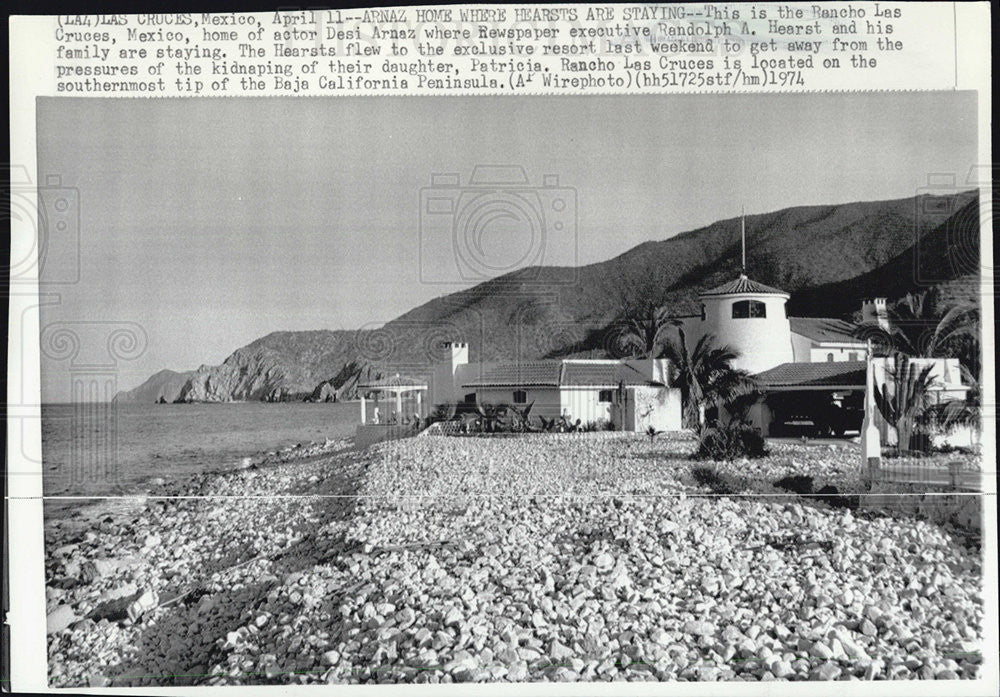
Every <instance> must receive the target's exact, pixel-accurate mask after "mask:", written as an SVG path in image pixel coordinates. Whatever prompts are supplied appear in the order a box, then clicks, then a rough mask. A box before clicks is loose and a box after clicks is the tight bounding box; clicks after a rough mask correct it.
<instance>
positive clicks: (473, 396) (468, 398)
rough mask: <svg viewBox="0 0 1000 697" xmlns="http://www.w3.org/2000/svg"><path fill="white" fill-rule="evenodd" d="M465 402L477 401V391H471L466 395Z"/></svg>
mask: <svg viewBox="0 0 1000 697" xmlns="http://www.w3.org/2000/svg"><path fill="white" fill-rule="evenodd" d="M465 403H466V404H475V403H476V393H475V392H470V393H469V394H467V395H465Z"/></svg>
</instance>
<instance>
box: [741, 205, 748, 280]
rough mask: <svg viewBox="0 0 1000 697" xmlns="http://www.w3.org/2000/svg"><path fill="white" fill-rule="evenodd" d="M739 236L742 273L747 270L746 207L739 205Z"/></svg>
mask: <svg viewBox="0 0 1000 697" xmlns="http://www.w3.org/2000/svg"><path fill="white" fill-rule="evenodd" d="M740 238H741V239H742V241H743V274H744V275H746V272H747V208H746V205H742V206H740Z"/></svg>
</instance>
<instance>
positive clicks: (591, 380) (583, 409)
mask: <svg viewBox="0 0 1000 697" xmlns="http://www.w3.org/2000/svg"><path fill="white" fill-rule="evenodd" d="M445 354H446V355H445V360H444V361H442V362H441V363H440V364H439V365H438V366H436V368H435V370H434V380H433V388H434V389H433V395H432V399H433V402H434V404H446V403H456V402H464V403H467V404H514V405H523V406H527V405H528V404H531V405H532V407H531V415H532V416H536V417H537V416H543V417H545V418H548V419H552V418H558V417H561V416H564V417H566V418H567V419H569V420H570V421H572V422H576V421H577V420H579V421H580V422H581V423H583V424H585V423H588V422H594V423H606V422H610V423H612V424H614V426H615V427H616V428H617V429H619V430H626V431H638V430H645V429H646V428H648V427H649V426H652V427H654V428H656V429H657V430H661V431H675V430H679V429H680V428H681V396H680V389H679V388H677V387H675V386H672V385H671V384H670V370H669V361H667V360H664V359H646V360H632V361H617V360H587V359H563V360H542V361H509V362H504V361H499V362H477V363H471V362H470V361H469V347H468V345H467V344H465V343H463V342H451V343H448V344H446V345H445Z"/></svg>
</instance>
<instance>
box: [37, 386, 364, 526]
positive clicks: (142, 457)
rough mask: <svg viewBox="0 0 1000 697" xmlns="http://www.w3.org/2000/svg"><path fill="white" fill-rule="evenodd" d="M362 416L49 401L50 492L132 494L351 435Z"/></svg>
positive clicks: (45, 461)
mask: <svg viewBox="0 0 1000 697" xmlns="http://www.w3.org/2000/svg"><path fill="white" fill-rule="evenodd" d="M358 420H359V407H358V405H356V404H311V403H304V402H296V403H293V402H288V403H276V404H268V403H264V402H245V403H237V404H103V405H86V406H83V407H78V406H74V405H71V404H47V405H43V406H42V424H41V428H42V452H41V462H42V472H43V479H42V482H43V491H44V494H45V495H46V496H106V495H115V494H121V493H128V492H130V491H135V490H136V488H137V487H141V485H142V483H143V482H144V481H146V480H148V479H150V478H151V477H163V478H165V479H168V480H169V479H171V478H174V477H178V476H183V475H190V474H197V473H201V472H208V471H215V470H221V469H227V468H231V467H233V466H234V465H236V464H237V463H239V461H240V460H241V459H242V458H243V457H247V456H254V455H259V454H262V453H264V452H268V451H271V450H277V449H280V448H285V447H288V446H292V445H295V444H296V443H303V444H306V443H309V442H311V441H317V442H323V441H324V440H325V439H327V438H343V437H345V436H350V435H353V434H354V428H355V425H356V424H357V422H358ZM47 508H48V506H47Z"/></svg>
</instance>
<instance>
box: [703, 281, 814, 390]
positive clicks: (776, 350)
mask: <svg viewBox="0 0 1000 697" xmlns="http://www.w3.org/2000/svg"><path fill="white" fill-rule="evenodd" d="M700 297H701V301H702V303H703V305H704V317H705V319H704V320H703V321H702V322H701V323H700V324H701V326H702V327H703V330H702V333H704V334H707V333H712V334H714V335H715V340H716V343H717V345H719V346H729V347H730V348H732V349H734V350H735V351H736V352H737V353H739V357H738V358H737V359H736V360H735V361H733V367H734V368H741V369H743V370H746V371H747V372H749V373H760V372H762V371H765V370H768V369H769V368H773V367H774V366H776V365H781V364H782V363H791V362H792V361H793V360H794V358H793V355H792V328H791V325H790V324H789V322H788V315H787V313H786V311H785V303H786V302H787V301H788V298H789V295H788V293H786V292H785V291H783V290H778V289H777V288H771V287H770V286H765V285H764V284H763V283H757V282H756V281H752V280H750V279H749V278H747V277H746V275H740V277H739V278H737V279H736V280H735V281H730V282H729V283H725V284H723V285H721V286H719V287H718V288H713V289H711V290H707V291H705V292H704V293H701V296H700Z"/></svg>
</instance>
